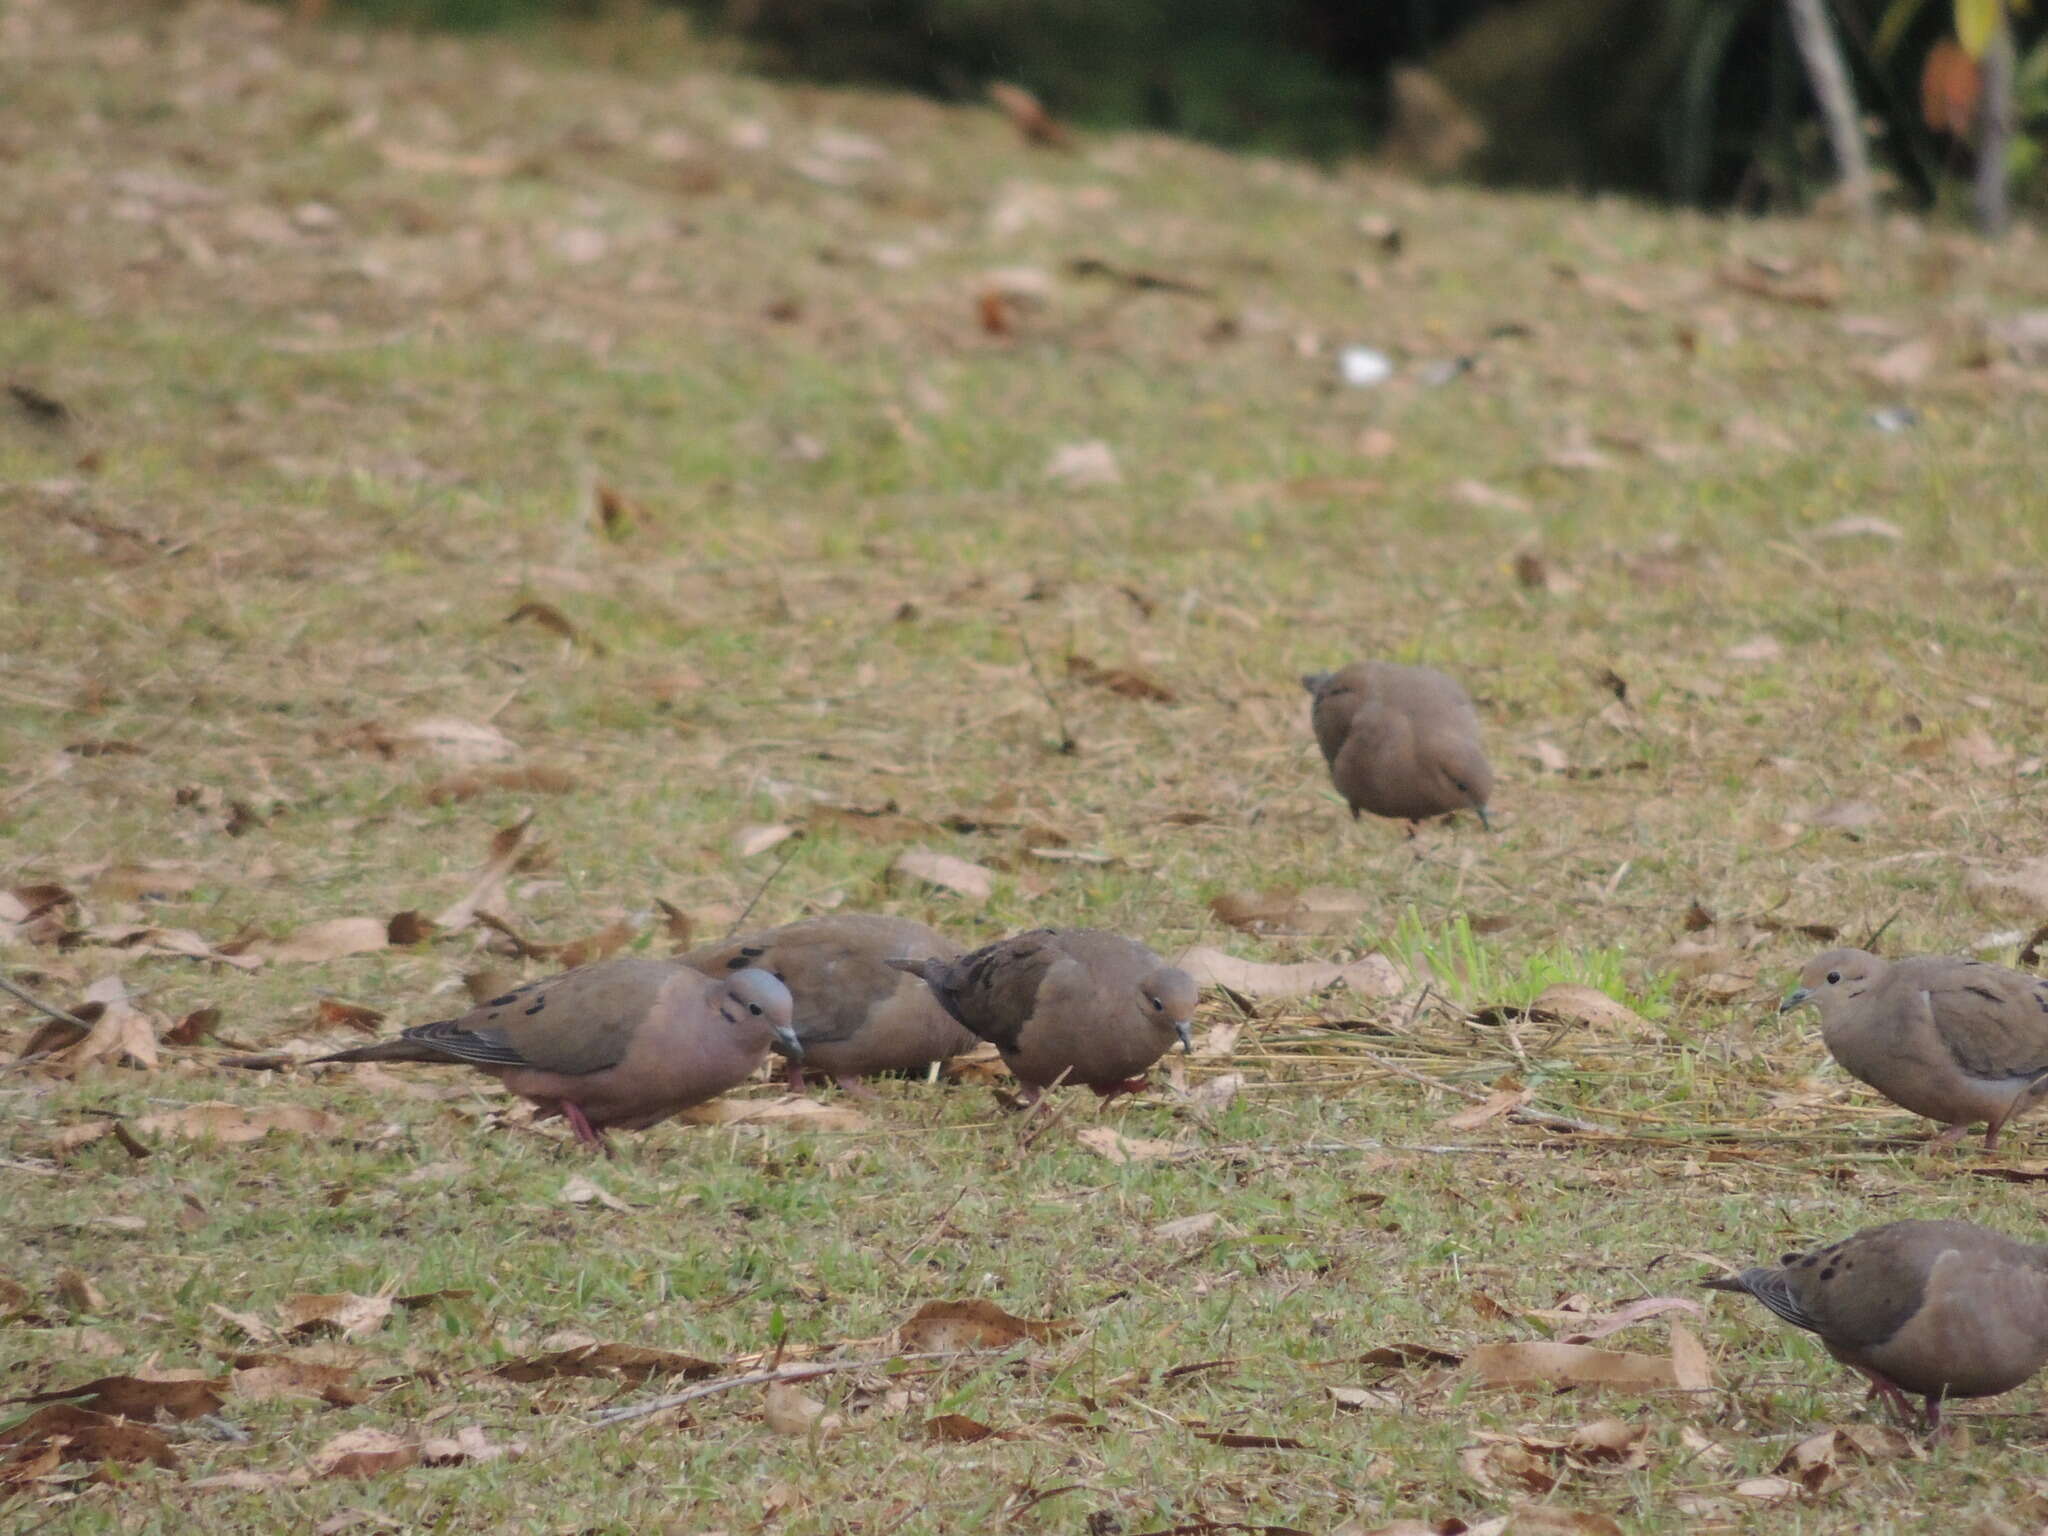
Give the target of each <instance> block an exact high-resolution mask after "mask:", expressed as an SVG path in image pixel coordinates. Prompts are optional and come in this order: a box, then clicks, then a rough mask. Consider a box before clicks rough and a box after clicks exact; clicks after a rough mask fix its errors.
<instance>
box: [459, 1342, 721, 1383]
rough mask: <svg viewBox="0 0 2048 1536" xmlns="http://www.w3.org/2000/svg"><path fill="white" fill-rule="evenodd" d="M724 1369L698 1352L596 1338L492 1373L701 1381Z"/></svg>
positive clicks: (521, 1377)
mask: <svg viewBox="0 0 2048 1536" xmlns="http://www.w3.org/2000/svg"><path fill="white" fill-rule="evenodd" d="M720 1369H721V1367H720V1366H719V1365H718V1363H717V1362H716V1361H713V1360H700V1359H698V1358H697V1357H696V1356H695V1355H678V1354H675V1353H672V1352H671V1351H669V1350H665V1349H645V1348H642V1347H641V1346H639V1345H637V1344H599V1343H595V1342H593V1343H589V1344H575V1345H572V1346H570V1347H569V1348H566V1349H557V1350H554V1351H552V1352H550V1353H548V1354H542V1355H529V1356H527V1357H525V1358H524V1359H520V1360H510V1361H507V1362H506V1363H505V1364H503V1365H501V1366H499V1367H497V1368H496V1369H495V1370H494V1371H492V1372H491V1374H492V1375H494V1376H502V1377H503V1378H505V1380H507V1381H520V1382H527V1381H547V1380H550V1379H553V1378H555V1377H582V1376H592V1377H600V1378H608V1379H611V1380H616V1381H649V1380H653V1379H655V1378H657V1377H663V1378H665V1377H671V1376H680V1377H681V1378H683V1379H684V1380H685V1381H700V1380H702V1379H703V1378H704V1377H707V1376H716V1375H717V1374H718V1372H719V1370H720Z"/></svg>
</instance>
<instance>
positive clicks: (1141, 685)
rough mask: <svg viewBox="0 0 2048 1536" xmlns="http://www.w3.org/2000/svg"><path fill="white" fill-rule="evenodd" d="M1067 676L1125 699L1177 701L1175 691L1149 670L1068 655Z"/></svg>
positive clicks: (1171, 702)
mask: <svg viewBox="0 0 2048 1536" xmlns="http://www.w3.org/2000/svg"><path fill="white" fill-rule="evenodd" d="M1067 676H1068V677H1071V678H1073V679H1075V680H1076V681H1077V682H1083V683H1086V684H1088V685H1089V686H1090V687H1092V688H1106V689H1108V690H1109V691H1110V692H1111V693H1114V694H1117V695H1119V696H1121V697H1123V698H1126V699H1145V700H1149V701H1150V702H1152V703H1154V704H1174V703H1178V702H1179V700H1180V695H1179V694H1177V693H1175V692H1174V691H1173V690H1172V689H1171V688H1169V687H1168V686H1167V685H1166V684H1165V683H1163V682H1161V681H1160V680H1159V679H1158V678H1156V677H1154V676H1153V675H1152V674H1151V673H1150V672H1143V671H1139V670H1137V669H1135V668H1131V667H1102V666H1098V665H1096V663H1095V661H1094V660H1093V659H1092V658H1090V657H1087V656H1079V655H1069V656H1068V657H1067Z"/></svg>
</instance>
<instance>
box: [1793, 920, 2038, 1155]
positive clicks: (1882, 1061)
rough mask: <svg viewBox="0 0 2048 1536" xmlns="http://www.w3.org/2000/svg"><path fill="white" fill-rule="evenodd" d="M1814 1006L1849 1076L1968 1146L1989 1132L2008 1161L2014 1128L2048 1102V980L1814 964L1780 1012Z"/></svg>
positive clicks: (1855, 957)
mask: <svg viewBox="0 0 2048 1536" xmlns="http://www.w3.org/2000/svg"><path fill="white" fill-rule="evenodd" d="M1801 1003H1812V1004H1813V1005H1814V1006H1815V1007H1816V1008H1818V1009H1819V1010H1820V1037H1821V1039H1822V1041H1823V1042H1825V1044H1826V1045H1827V1048H1828V1054H1829V1055H1831V1056H1833V1057H1834V1058H1835V1060H1836V1061H1838V1062H1840V1063H1841V1064H1842V1067H1843V1070H1844V1071H1846V1072H1848V1073H1849V1075H1850V1076H1852V1077H1855V1078H1858V1079H1860V1080H1861V1081H1863V1082H1866V1083H1868V1084H1869V1085H1870V1086H1871V1087H1873V1088H1875V1089H1876V1090H1877V1091H1878V1092H1879V1093H1881V1094H1883V1095H1884V1096H1885V1097H1886V1098H1888V1099H1890V1100H1891V1101H1892V1102H1893V1103H1894V1104H1897V1105H1898V1106H1900V1107H1901V1108H1902V1109H1910V1110H1911V1111H1913V1113H1914V1114H1916V1115H1925V1116H1926V1117H1927V1118H1928V1119H1930V1120H1936V1121H1939V1122H1940V1123H1941V1124H1943V1125H1945V1126H1947V1127H1948V1129H1946V1130H1945V1131H1943V1132H1942V1133H1941V1134H1940V1135H1939V1136H1937V1137H1936V1138H1935V1140H1936V1141H1937V1142H1951V1141H1958V1140H1960V1139H1961V1138H1962V1137H1964V1136H1966V1135H1968V1134H1969V1131H1970V1127H1971V1126H1972V1125H1975V1124H1976V1123H1977V1122H1978V1121H1980V1120H1981V1121H1983V1122H1984V1126H1985V1131H1984V1150H1985V1151H1987V1152H1995V1151H1997V1150H1998V1133H1999V1131H2000V1130H2002V1129H2003V1128H2004V1126H2005V1124H2006V1122H2007V1121H2009V1120H2012V1119H2015V1118H2017V1117H2018V1116H2020V1115H2023V1114H2025V1113H2026V1112H2027V1111H2028V1110H2030V1109H2032V1108H2034V1106H2035V1105H2037V1104H2039V1103H2040V1102H2041V1100H2042V1098H2043V1097H2044V1096H2048V980H2043V979H2042V978H2040V977H2038V976H2029V975H2027V974H2026V973H2025V972H2023V971H2013V970H2008V969H2006V968H2005V967H2004V966H2002V965H1987V964H1985V963H1984V962H1983V961H1981V960H1960V959H1954V958H1950V957H1947V956H1942V955H1917V956H1915V957H1913V958H1912V959H1910V960H1898V961H1892V962H1889V963H1887V962H1886V961H1884V960H1881V959H1879V958H1878V957H1877V956H1876V955H1873V954H1870V953H1868V952H1867V951H1864V950H1860V949H1831V950H1828V951H1827V952H1826V953H1825V954H1821V955H1817V956H1815V957H1814V958H1813V959H1812V960H1810V961H1808V962H1807V965H1806V969H1805V970H1803V971H1801V972H1800V973H1799V985H1798V986H1797V987H1796V988H1794V989H1793V990H1792V991H1791V992H1790V993H1788V994H1787V995H1786V998H1785V1001H1784V1002H1782V1003H1781V1004H1779V1005H1778V1011H1779V1012H1780V1013H1784V1012H1786V1011H1787V1010H1788V1009H1792V1008H1797V1007H1798V1006H1799V1005H1800V1004H1801Z"/></svg>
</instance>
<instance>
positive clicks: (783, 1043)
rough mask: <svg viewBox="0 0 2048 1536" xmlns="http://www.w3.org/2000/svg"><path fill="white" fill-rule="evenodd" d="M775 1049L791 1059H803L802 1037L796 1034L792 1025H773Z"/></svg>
mask: <svg viewBox="0 0 2048 1536" xmlns="http://www.w3.org/2000/svg"><path fill="white" fill-rule="evenodd" d="M775 1049H776V1051H777V1052H778V1053H780V1054H781V1055H784V1056H787V1057H788V1058H789V1059H790V1060H791V1061H802V1060H803V1059H804V1042H803V1037H802V1036H800V1035H799V1034H797V1032H796V1027H795V1026H794V1025H791V1024H778V1025H776V1026H775Z"/></svg>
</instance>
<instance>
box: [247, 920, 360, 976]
mask: <svg viewBox="0 0 2048 1536" xmlns="http://www.w3.org/2000/svg"><path fill="white" fill-rule="evenodd" d="M390 927H391V925H390V923H389V922H388V921H387V920H386V919H384V918H380V917H334V918H329V919H327V920H326V921H325V922H319V923H311V924H308V925H307V926H306V927H304V928H301V929H299V930H298V931H297V932H295V933H293V934H292V935H291V937H290V938H286V939H280V940H278V941H277V942H275V943H272V944H263V945H259V946H257V948H256V949H255V950H254V951H253V953H257V954H261V955H262V956H263V957H264V958H265V959H267V960H271V961H274V962H278V963H281V964H304V965H317V964H319V963H320V962H321V961H325V960H339V959H342V958H343V957H345V956H348V955H367V954H371V953H373V952H375V951H377V950H380V949H384V948H386V947H388V946H389V944H390V942H391V938H390Z"/></svg>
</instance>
